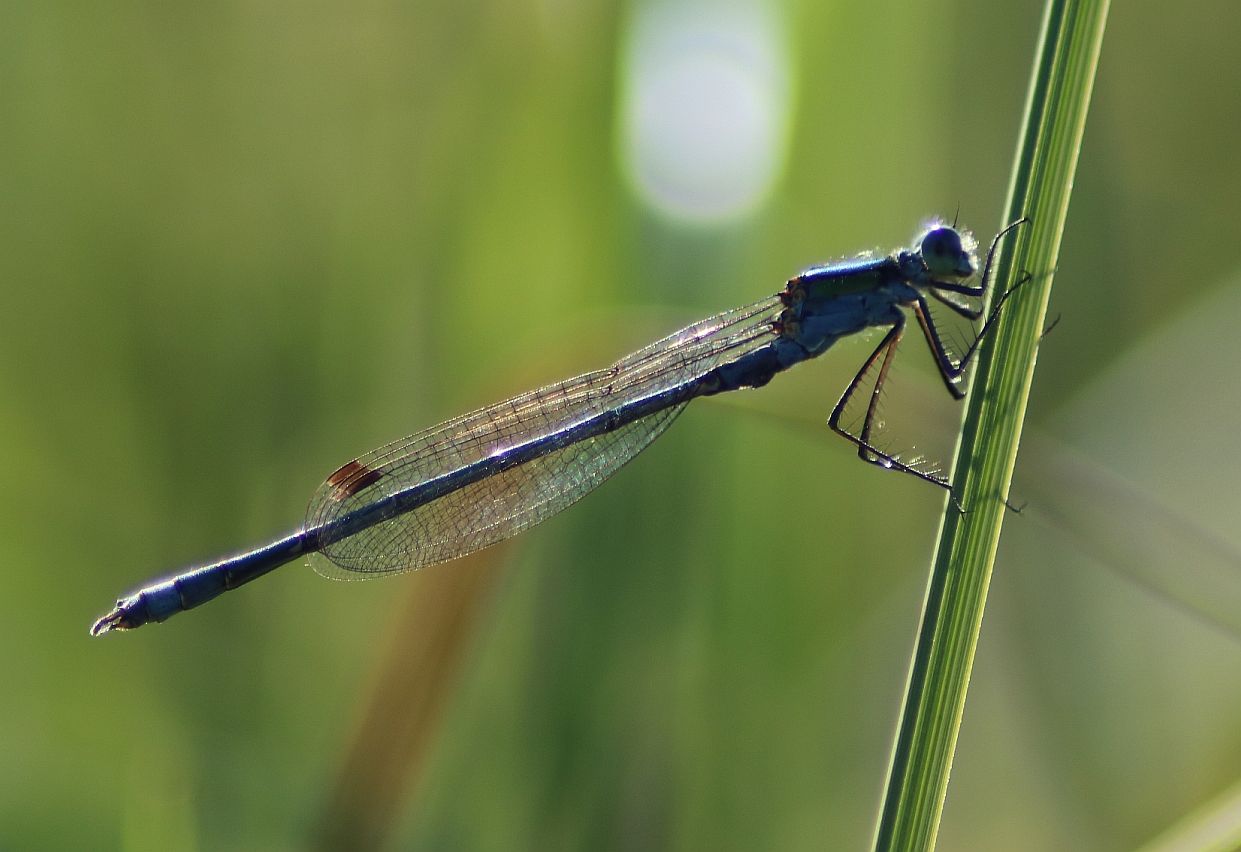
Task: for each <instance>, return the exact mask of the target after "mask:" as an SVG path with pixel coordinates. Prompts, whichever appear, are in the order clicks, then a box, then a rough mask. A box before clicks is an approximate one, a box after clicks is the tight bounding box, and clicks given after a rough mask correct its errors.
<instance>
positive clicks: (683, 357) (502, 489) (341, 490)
mask: <svg viewBox="0 0 1241 852" xmlns="http://www.w3.org/2000/svg"><path fill="white" fill-rule="evenodd" d="M779 309H780V302H779V300H778V298H776V297H772V298H768V299H764V300H763V301H761V302H756V303H755V304H752V305H748V306H746V307H744V308H737V309H735V310H732V311H726V312H724V313H721V314H718V315H716V316H714V317H710V318H708V319H705V320H703V321H701V322H698V323H695V324H694V325H691V326H689V327H687V328H684V329H682V330H681V331H678V332H676V333H675V334H672V335H669V336H668V337H666V338H664V339H663V340H660V341H658V342H656V343H653V344H651V345H650V346H647V347H645V348H644V349H640V350H638V351H637V352H634V353H633V354H632V355H629V356H627V357H625V358H623V359H622V360H620V361H618V362H617V363H616V364H614V365H613V366H611V367H609V368H608V369H605V370H598V371H595V372H593V373H586V374H585V375H581V376H578V377H576V378H572V379H568V380H567V381H563V382H559V383H556V384H551V385H546V386H544V387H542V388H539V389H538V390H534V391H530V392H529V393H525V394H522V395H520V396H516V397H513V398H512V399H509V400H506V401H504V402H500V403H497V404H496V405H492V406H489V407H487V408H483V409H479V410H478V411H475V412H473V413H471V414H466V415H464V416H462V417H458V418H456V419H454V420H449V421H447V422H445V423H442V424H440V425H439V426H435V427H432V428H430V429H427V430H425V431H423V432H419V433H417V434H415V435H411V436H410V437H408V438H405V439H403V440H400V441H396V442H395V443H392V444H388V445H387V446H385V447H380V448H379V449H377V450H374V451H372V452H370V453H367V454H366V455H364V456H361V457H359V458H357V459H355V460H353V461H351V462H349V463H348V464H346V465H344V466H343V467H341V468H340V469H339V470H337V471H336V472H335V473H333V474H332V475H331V476H329V477H328V478H327V480H326V481H325V482H324V483H323V484H322V485H321V486H319V489H318V490H317V491H316V492H315V494H314V497H312V498H311V501H310V508H309V509H308V511H307V525H308V526H320V525H323V524H327V523H330V522H331V521H333V520H335V519H337V518H339V517H341V516H343V515H347V514H349V513H350V512H353V511H354V510H357V509H360V508H362V507H364V506H367V505H369V504H371V503H373V502H375V501H376V500H380V499H382V498H384V497H387V496H389V495H392V494H395V493H397V492H399V491H402V490H403V489H406V488H409V487H411V486H413V485H417V484H418V483H420V482H424V481H426V480H428V479H431V478H434V477H438V476H442V475H444V474H448V473H451V472H452V471H454V470H457V469H459V468H461V467H464V466H466V465H469V464H472V463H475V462H477V461H479V460H481V459H484V458H488V457H490V456H492V455H495V454H496V453H498V452H503V451H504V450H505V449H507V448H509V447H512V446H514V445H517V444H525V443H528V442H531V441H537V440H539V439H540V438H542V437H544V436H551V435H555V434H556V433H558V432H560V431H562V430H564V429H566V428H569V427H571V426H573V425H574V424H576V423H580V422H581V421H583V420H586V419H588V418H590V417H594V416H597V415H599V414H601V413H603V412H606V411H610V410H613V409H616V408H618V407H620V406H622V405H625V404H626V403H629V402H633V401H636V400H641V399H644V398H646V397H649V396H651V395H653V394H657V393H659V392H660V391H661V390H666V389H668V388H672V387H675V386H677V385H679V384H683V383H685V382H688V381H692V380H693V379H694V378H695V377H697V376H701V375H704V374H706V373H708V372H710V371H711V370H712V369H714V368H716V367H718V366H721V365H723V364H727V363H729V362H731V361H733V360H735V359H737V358H739V357H741V356H743V355H745V354H747V353H749V352H752V351H754V350H756V349H758V348H760V347H762V346H764V345H766V344H767V343H770V342H771V339H772V331H771V328H772V325H771V324H772V321H773V319H774V317H775V314H776V312H777V311H778V310H779ZM684 405H685V404H684V403H682V404H680V405H676V406H672V407H670V408H667V409H664V410H662V411H659V412H656V413H654V414H652V415H650V416H648V417H645V418H643V419H641V420H638V421H635V422H633V423H629V424H626V425H624V426H622V427H620V428H618V429H616V430H615V431H612V432H609V433H606V434H602V435H598V436H596V437H593V438H587V439H586V440H583V441H579V442H577V443H574V444H570V445H568V446H565V447H561V448H559V449H556V450H552V451H550V452H548V453H547V454H546V455H543V456H540V457H538V458H536V459H534V460H532V461H529V462H527V463H525V464H521V465H518V466H515V467H512V468H509V469H508V470H504V471H499V472H497V473H496V474H494V475H492V476H490V477H488V478H486V479H484V480H481V481H479V482H475V483H473V484H471V485H467V486H466V487H464V488H461V489H458V490H457V491H454V492H451V493H449V494H446V495H444V496H443V497H440V498H439V499H436V500H432V501H430V502H428V503H425V504H423V505H421V506H418V507H417V508H415V509H413V510H412V511H409V512H406V513H405V514H403V515H398V516H397V517H395V518H392V519H390V520H387V521H384V522H382V523H380V524H378V525H376V526H374V527H370V528H368V529H366V530H363V531H362V532H360V533H357V534H355V535H353V536H350V537H348V538H345V539H342V540H340V541H337V542H335V543H333V544H330V545H328V546H327V547H325V548H324V549H323V551H322V553H321V554H316V555H315V556H313V557H312V558H311V564H312V565H313V566H314V568H315V570H316V571H318V572H319V573H320V574H323V575H325V576H329V577H335V578H338V579H358V577H359V576H373V575H380V574H393V573H399V572H402V571H410V570H413V569H415V568H420V567H422V566H424V565H433V564H435V563H437V562H443V561H445V560H448V559H455V558H457V557H459V556H464V555H466V554H468V553H472V552H474V551H475V550H478V549H480V548H482V547H486V546H487V545H489V544H495V543H496V542H498V541H502V540H503V539H506V538H508V537H510V536H512V535H515V534H517V533H518V532H521V531H522V530H524V529H526V528H527V527H530V526H533V525H534V524H537V523H539V522H540V521H542V520H545V519H546V518H548V517H550V516H551V515H553V514H555V513H556V512H559V511H560V510H561V509H564V508H565V507H567V506H569V505H570V504H572V503H573V502H574V501H576V500H577V499H579V498H580V497H582V496H583V495H584V494H586V493H587V492H589V491H590V490H591V489H593V488H595V487H596V486H597V485H599V483H601V482H603V481H604V480H605V479H607V478H608V477H609V476H611V475H612V474H613V473H615V472H616V470H617V469H619V468H620V467H621V465H623V464H624V463H625V462H627V461H628V460H629V459H631V458H633V457H634V456H635V455H637V454H638V453H639V452H641V451H642V449H644V448H645V447H646V446H647V445H648V444H650V442H651V441H653V440H654V439H655V438H656V437H658V435H659V434H660V433H661V432H663V430H664V429H666V428H667V427H668V425H669V424H671V422H672V421H673V420H674V419H676V416H677V414H679V413H680V411H681V409H682V408H684Z"/></svg>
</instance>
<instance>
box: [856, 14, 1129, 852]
mask: <svg viewBox="0 0 1241 852" xmlns="http://www.w3.org/2000/svg"><path fill="white" fill-rule="evenodd" d="M1107 10H1108V0H1048V3H1047V9H1046V13H1045V16H1044V18H1043V28H1042V34H1041V36H1040V39H1039V48H1038V54H1037V59H1036V64H1035V67H1034V74H1033V77H1032V79H1031V82H1030V92H1029V96H1028V101H1027V103H1026V111H1025V120H1024V126H1023V128H1022V132H1021V136H1020V142H1019V147H1018V150H1017V159H1016V162H1015V164H1014V170H1013V179H1012V185H1011V186H1010V189H1009V197H1008V204H1007V216H1006V219H1005V222H1004V223H1002V224H1007V223H1008V222H1012V221H1014V220H1016V219H1019V218H1021V217H1022V216H1028V217H1029V218H1030V219H1031V220H1032V221H1031V224H1029V225H1027V226H1024V227H1023V228H1022V230H1023V231H1024V233H1022V234H1020V236H1019V237H1018V239H1017V240H1015V241H1014V242H1013V245H1015V246H1016V248H1015V249H1014V250H1010V249H1009V247H1007V246H1006V247H1005V248H1004V250H1003V252H1002V256H1001V258H1000V261H999V264H998V269H997V272H996V279H995V280H996V285H995V288H994V289H993V290H992V294H993V296H994V294H996V293H1002V292H1004V290H1005V289H1006V288H1008V287H1011V286H1012V285H1013V283H1014V281H1015V280H1016V277H1017V275H1019V274H1020V273H1021V272H1022V271H1027V270H1028V271H1030V272H1031V273H1033V275H1034V278H1033V280H1032V281H1031V282H1030V283H1029V284H1027V285H1025V286H1024V287H1023V288H1022V289H1021V290H1020V291H1019V292H1017V293H1016V294H1014V297H1013V298H1012V299H1011V300H1010V301H1009V303H1008V305H1007V306H1006V307H1005V315H1004V317H1003V318H1002V321H1001V322H1000V323H999V324H998V327H997V329H996V330H995V333H994V335H993V336H992V338H991V339H990V340H989V341H988V343H987V345H986V346H985V347H984V349H983V352H982V353H981V355H980V358H979V363H978V365H977V369H976V371H975V375H974V377H973V391H972V392H971V393H970V395H969V403H968V408H967V410H966V416H965V422H964V425H963V427H962V431H961V438H960V441H959V442H958V445H957V452H956V458H955V461H954V462H953V475H952V482H953V483H954V486H955V488H954V493H955V495H956V497H957V499H958V500H959V501H960V503H961V505H962V506H963V507H964V508H965V511H964V512H959V511H957V509H956V508H955V507H954V506H953V505H952V503H951V501H948V502H947V506H946V510H945V514H944V522H943V525H942V526H941V528H940V535H939V543H938V545H937V546H936V554H935V562H934V565H933V567H932V571H931V579H930V583H929V585H928V588H927V595H926V602H925V604H924V608H923V614H922V625H921V627H920V629H919V633H918V642H917V647H916V648H915V651H914V657H913V661H912V663H911V666H910V673H909V681H908V684H907V686H906V690H905V703H904V707H903V709H902V711H901V722H900V726H899V729H898V731H897V736H896V742H895V744H894V746H893V750H892V761H891V766H890V769H889V774H888V782H887V788H886V790H885V792H884V796H883V809H882V811H881V812H880V815H879V821H878V825H877V827H876V831H875V849H877V850H896V849H899V850H915V849H931V848H933V847H934V845H935V838H936V834H937V832H938V829H939V820H940V816H941V814H942V813H943V805H944V796H945V794H946V792H947V788H948V775H949V772H950V771H951V769H952V756H953V751H954V750H955V747H956V741H957V733H958V731H959V730H960V725H961V714H962V711H963V709H964V706H965V694H966V690H967V688H968V686H969V679H970V671H971V669H972V667H973V662H974V650H975V648H976V647H977V643H978V633H979V629H980V628H981V625H982V614H983V606H984V605H985V603H986V599H987V587H988V585H989V584H990V580H991V568H992V563H993V560H994V558H995V552H996V548H997V546H998V544H999V538H1000V526H1001V524H1002V522H1003V519H1004V512H1005V511H1006V509H1005V498H1006V497H1007V495H1008V489H1009V484H1010V482H1011V480H1012V474H1013V465H1014V462H1015V461H1016V457H1017V446H1018V442H1019V440H1020V438H1021V425H1022V420H1023V419H1024V416H1025V409H1026V402H1027V399H1028V398H1029V393H1030V384H1031V380H1032V378H1033V374H1034V362H1035V355H1036V353H1037V349H1038V343H1039V338H1040V337H1041V335H1042V332H1043V327H1044V321H1045V316H1046V312H1047V301H1048V297H1049V295H1050V292H1051V281H1052V277H1053V276H1052V273H1053V271H1054V270H1055V268H1056V262H1057V259H1058V256H1059V252H1060V241H1061V235H1062V233H1063V230H1064V224H1065V217H1066V214H1067V211H1068V205H1069V196H1070V193H1071V191H1072V188H1073V175H1074V172H1075V170H1076V167H1077V156H1078V152H1079V150H1080V148H1081V140H1082V134H1083V131H1084V128H1085V123H1086V112H1087V108H1088V105H1089V103H1090V93H1091V89H1092V88H1093V85H1094V77H1095V69H1096V67H1097V65H1098V59H1099V50H1100V47H1101V45H1102V40H1103V29H1104V23H1105V22H1106V20H1107Z"/></svg>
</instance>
